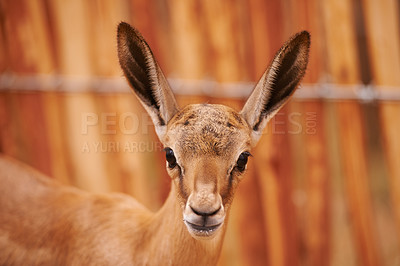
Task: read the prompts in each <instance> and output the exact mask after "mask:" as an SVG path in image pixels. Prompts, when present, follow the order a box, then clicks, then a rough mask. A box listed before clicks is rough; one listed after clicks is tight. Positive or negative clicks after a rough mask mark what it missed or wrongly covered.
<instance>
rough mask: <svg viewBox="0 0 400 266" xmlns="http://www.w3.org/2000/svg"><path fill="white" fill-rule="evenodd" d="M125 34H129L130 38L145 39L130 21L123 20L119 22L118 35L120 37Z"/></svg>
mask: <svg viewBox="0 0 400 266" xmlns="http://www.w3.org/2000/svg"><path fill="white" fill-rule="evenodd" d="M124 36H128V37H129V38H130V39H133V38H137V39H140V40H141V39H143V37H142V35H141V34H140V32H139V31H138V30H137V29H135V28H134V27H132V26H131V25H129V23H126V22H124V21H122V22H120V23H119V24H118V29H117V37H118V39H119V38H120V37H124Z"/></svg>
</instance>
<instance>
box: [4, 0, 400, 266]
mask: <svg viewBox="0 0 400 266" xmlns="http://www.w3.org/2000/svg"><path fill="white" fill-rule="evenodd" d="M399 10H400V8H399V2H398V1H395V0H380V1H375V0H350V1H346V0H324V1H319V0H309V1H305V0H302V1H299V0H283V1H270V0H268V1H265V0H254V1H244V0H236V1H228V0H222V1H211V0H205V1H200V0H197V1H179V0H171V1H167V0H157V1H147V0H132V1H128V0H123V1H113V0H98V1H96V0H88V1H79V0H68V1H66V0H65V1H63V0H0V32H1V34H0V72H1V73H0V129H1V131H0V152H2V153H6V154H9V155H11V156H13V157H15V158H18V159H20V160H22V161H24V162H26V163H28V164H30V165H32V166H33V167H35V168H37V169H39V170H41V171H42V172H44V173H46V174H47V175H49V176H50V177H52V178H56V179H58V180H60V181H61V182H63V183H65V184H69V185H74V186H77V187H80V188H82V189H85V190H89V191H95V192H109V191H120V192H124V193H128V194H131V195H132V196H134V197H135V198H137V199H138V200H139V201H141V202H142V203H143V204H145V205H146V206H147V207H149V208H150V209H152V210H157V209H158V208H159V207H160V206H161V205H162V203H163V200H164V199H165V197H166V195H167V193H168V191H169V182H170V181H169V178H168V176H167V174H166V171H165V169H164V167H165V159H164V153H163V152H162V148H163V147H162V145H161V144H160V143H159V142H158V140H157V138H156V135H155V132H154V129H153V126H152V124H151V121H150V119H149V117H148V116H147V114H146V113H145V111H144V110H143V108H142V107H141V106H140V105H139V102H138V101H137V100H136V98H135V96H134V95H133V94H132V93H130V91H129V88H128V86H127V85H126V83H125V81H124V79H123V77H122V71H121V70H120V68H119V65H118V60H117V54H116V27H117V25H118V23H119V22H120V21H127V22H129V23H130V24H132V25H134V26H135V27H137V28H138V29H139V30H140V31H141V32H142V34H143V35H144V37H145V38H146V40H147V42H148V43H149V45H150V47H151V48H152V50H153V52H154V54H155V56H156V58H157V59H158V61H159V64H160V65H161V68H162V69H163V71H164V73H165V74H166V76H167V77H168V78H169V79H170V81H171V86H172V87H173V89H174V90H175V92H176V94H177V98H178V102H179V103H180V105H181V106H183V105H185V104H188V103H198V102H210V103H223V104H226V105H229V106H232V107H233V108H235V109H237V110H240V108H241V107H242V105H243V103H244V100H245V99H246V97H247V95H249V93H250V91H251V89H252V86H253V84H254V83H255V82H256V81H257V80H258V78H259V77H260V76H261V75H262V73H263V71H264V70H265V68H266V67H267V65H268V64H269V61H270V60H271V59H272V57H273V55H274V53H275V52H276V51H277V49H279V47H280V46H281V45H282V44H283V43H284V41H286V40H287V39H288V38H289V37H290V36H291V35H293V34H294V33H296V32H298V31H300V30H308V31H310V32H311V35H312V45H311V57H310V63H309V67H308V71H307V74H306V77H305V79H304V81H303V85H302V86H301V88H300V89H299V90H298V91H297V93H296V94H295V97H294V98H293V99H292V100H291V101H290V103H289V104H288V105H286V106H285V108H283V109H282V110H281V111H280V112H279V113H278V114H277V116H276V118H275V119H273V120H272V122H271V123H270V125H269V127H268V128H267V129H266V130H265V133H264V136H263V137H262V139H261V141H260V143H259V144H258V146H257V148H256V149H255V151H254V152H253V155H254V157H253V158H251V159H250V165H249V171H248V173H247V176H246V178H245V179H244V180H243V181H242V184H241V185H240V187H239V190H238V192H237V194H236V197H235V201H234V204H233V207H232V208H233V209H232V211H231V216H230V219H229V226H228V232H227V235H226V238H225V243H224V248H223V251H222V255H221V259H220V263H219V264H220V265H274V266H279V265H290V266H292V265H338V266H339V265H340V266H341V265H388V266H389V265H390V266H392V265H400V243H399V241H400V140H399V139H400V138H399V132H400V34H399V33H400V29H399V25H400V20H399V17H400V11H399ZM0 171H4V169H0Z"/></svg>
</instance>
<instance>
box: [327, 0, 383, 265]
mask: <svg viewBox="0 0 400 266" xmlns="http://www.w3.org/2000/svg"><path fill="white" fill-rule="evenodd" d="M351 8H352V6H351V3H350V2H348V1H342V0H339V1H337V0H332V1H326V2H324V5H323V12H324V20H325V21H324V25H325V32H326V42H327V51H328V62H329V69H330V73H331V75H332V78H333V80H332V81H333V82H339V83H342V84H357V83H359V80H360V74H359V66H358V59H357V53H356V40H355V30H354V24H353V21H352V10H351ZM337 112H338V121H339V135H340V147H341V156H342V165H343V174H344V179H345V182H344V183H345V188H346V197H347V202H348V209H349V211H350V214H351V216H350V217H351V224H352V230H353V233H354V238H355V239H354V242H355V244H356V247H357V252H358V260H359V261H360V263H361V264H362V265H380V262H381V254H380V250H379V246H378V244H377V241H376V231H375V229H376V226H375V221H374V220H373V214H372V209H371V203H372V202H371V198H370V189H369V181H368V172H367V165H366V164H367V159H366V154H365V143H364V138H365V135H364V126H363V122H362V115H361V110H360V107H359V106H358V104H357V103H352V102H341V103H338V104H337Z"/></svg>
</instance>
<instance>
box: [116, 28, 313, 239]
mask: <svg viewBox="0 0 400 266" xmlns="http://www.w3.org/2000/svg"><path fill="white" fill-rule="evenodd" d="M309 47H310V35H309V33H308V32H305V31H303V32H301V33H298V34H296V35H295V36H293V37H292V38H291V39H290V40H289V41H288V42H286V43H285V44H284V45H283V46H282V47H281V49H280V50H279V51H278V52H277V53H276V55H275V57H274V59H273V60H272V62H271V64H270V66H269V67H268V68H267V70H266V71H265V72H264V74H263V76H262V77H261V79H260V81H259V82H258V83H257V85H256V86H255V88H254V90H253V92H252V93H251V95H250V97H249V99H248V100H247V102H246V104H245V105H244V107H243V109H242V110H241V111H240V112H236V111H234V110H233V109H231V108H229V107H226V106H222V105H210V104H197V105H189V106H187V107H185V108H183V109H180V108H179V107H178V104H177V103H176V100H175V97H174V95H173V93H172V90H171V89H170V87H169V85H168V82H167V80H166V79H165V77H164V75H163V73H162V71H161V69H160V67H159V66H158V64H157V62H156V60H155V59H154V56H153V53H152V52H151V50H150V47H149V46H148V44H147V43H146V41H145V40H144V39H143V37H142V36H141V35H140V33H139V32H138V31H137V30H136V29H134V28H132V27H131V26H130V25H129V24H127V23H124V22H122V23H120V24H119V26H118V56H119V62H120V65H121V68H122V70H123V71H124V74H125V77H126V79H127V80H128V82H129V84H130V86H131V88H132V90H133V91H134V92H135V94H136V96H137V97H138V99H139V101H140V102H141V104H142V105H143V106H144V108H145V109H146V110H147V112H148V113H149V115H150V116H151V118H152V120H153V123H154V125H155V129H156V132H157V135H158V137H159V138H160V140H161V142H162V143H163V144H164V146H165V153H166V160H167V170H168V173H169V175H170V176H171V178H172V180H173V183H174V185H175V191H176V197H177V200H178V202H179V203H180V205H181V206H182V210H183V221H184V223H185V224H186V226H187V229H188V231H189V233H190V234H191V235H192V236H193V237H195V238H202V239H204V238H212V237H214V236H215V235H216V234H218V232H221V230H219V229H220V228H221V227H222V225H223V224H224V221H225V217H226V215H227V213H228V210H229V206H230V204H231V201H232V198H233V194H234V192H235V189H236V187H237V185H238V183H239V180H240V179H241V177H242V175H243V172H244V171H245V169H246V164H247V159H248V157H249V156H250V148H251V147H253V146H254V145H255V144H256V143H257V141H258V140H259V138H260V136H261V134H262V131H263V129H264V128H265V126H266V124H267V122H268V121H269V119H271V117H273V116H274V115H275V114H276V112H278V110H279V109H280V108H281V107H282V106H283V105H284V104H285V103H286V102H287V100H288V99H289V97H290V96H291V95H292V94H293V92H294V91H295V89H296V87H297V85H298V84H299V82H300V80H301V79H302V77H303V76H304V74H305V70H306V67H307V62H308V54H309Z"/></svg>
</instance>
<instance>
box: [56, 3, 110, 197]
mask: <svg viewBox="0 0 400 266" xmlns="http://www.w3.org/2000/svg"><path fill="white" fill-rule="evenodd" d="M49 10H50V12H51V14H52V15H53V19H54V21H53V23H54V25H53V28H54V31H55V33H56V34H55V40H56V44H57V48H56V51H57V61H58V62H59V68H60V69H59V71H60V73H61V74H63V75H66V76H67V77H68V76H75V77H80V78H82V79H83V80H85V79H88V77H90V75H91V74H92V73H93V66H92V63H91V61H90V45H91V43H90V39H89V37H90V33H89V30H90V27H89V22H88V14H89V10H90V7H89V5H88V3H87V2H82V1H78V0H73V1H61V0H60V1H52V2H49ZM71 18H73V19H71ZM62 86H64V88H66V89H73V88H74V84H70V83H69V82H68V79H67V81H66V83H65V84H62ZM61 105H62V106H63V107H64V108H65V112H64V113H63V114H64V115H65V116H64V117H63V118H62V121H63V125H64V128H65V131H64V132H65V133H64V136H65V138H66V143H67V145H66V148H67V150H66V151H65V152H66V154H67V158H66V160H67V164H68V165H69V166H70V168H71V169H70V170H69V172H70V173H71V177H70V178H71V179H72V180H71V183H72V184H74V185H77V186H78V187H81V188H83V189H86V190H90V191H95V192H102V191H103V192H104V191H109V190H110V187H109V180H108V177H107V171H106V169H105V156H104V154H103V152H102V150H101V148H104V147H101V144H102V143H101V142H100V134H101V133H102V132H101V126H100V124H99V122H98V121H97V122H96V121H92V120H91V121H88V120H87V119H95V118H96V115H98V114H97V113H96V103H95V101H94V98H93V94H91V93H80V94H73V93H70V94H65V95H64V97H63V98H62V103H61ZM97 118H99V116H97ZM90 123H94V125H93V126H91V124H90Z"/></svg>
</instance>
